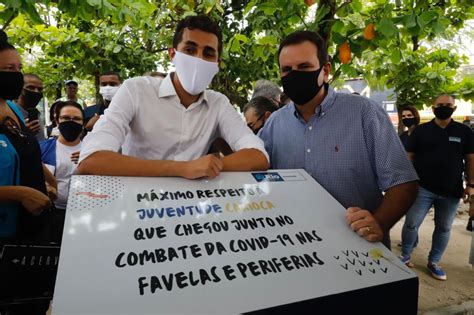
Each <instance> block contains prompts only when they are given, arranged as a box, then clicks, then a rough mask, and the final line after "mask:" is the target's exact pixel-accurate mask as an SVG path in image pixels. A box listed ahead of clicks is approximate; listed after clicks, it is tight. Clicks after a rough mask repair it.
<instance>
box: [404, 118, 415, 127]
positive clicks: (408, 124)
mask: <svg viewBox="0 0 474 315" xmlns="http://www.w3.org/2000/svg"><path fill="white" fill-rule="evenodd" d="M402 122H403V125H405V126H406V127H407V128H410V127H411V126H413V125H414V124H415V118H403V119H402Z"/></svg>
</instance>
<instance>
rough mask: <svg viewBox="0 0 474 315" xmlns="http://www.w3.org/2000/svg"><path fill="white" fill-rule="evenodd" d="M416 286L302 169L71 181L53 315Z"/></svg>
mask: <svg viewBox="0 0 474 315" xmlns="http://www.w3.org/2000/svg"><path fill="white" fill-rule="evenodd" d="M415 277H416V276H415V274H414V273H413V272H411V271H410V270H409V269H407V268H406V267H405V266H404V265H403V264H402V263H400V261H399V260H398V259H397V257H395V256H394V255H393V254H392V253H391V252H390V251H389V250H388V249H386V248H385V247H384V246H383V245H381V244H380V243H369V242H367V241H365V240H364V239H362V238H361V237H359V236H358V235H357V234H356V233H354V232H353V231H352V230H351V229H350V228H349V227H348V226H347V224H346V222H345V209H344V208H343V207H342V206H341V205H340V204H339V203H338V202H337V201H336V200H335V199H334V198H333V197H332V196H330V195H329V194H328V193H327V192H326V191H325V190H324V189H323V188H322V187H321V186H320V185H319V184H317V183H316V181H314V180H313V179H312V178H311V176H309V175H308V174H307V173H306V172H305V171H304V170H278V171H269V172H261V173H258V172H256V173H245V172H242V173H238V172H235V173H222V174H221V175H219V177H218V178H216V179H213V180H204V179H203V180H185V179H180V178H134V177H105V176H103V177H101V176H74V177H73V178H72V181H71V188H70V194H69V201H68V209H67V215H66V222H65V227H64V236H63V241H62V248H61V256H60V261H59V269H58V275H57V279H56V288H55V294H54V300H53V314H157V313H164V314H170V313H174V314H183V313H192V314H210V313H219V314H222V313H243V312H250V311H255V310H261V309H266V308H270V307H274V306H279V305H284V304H290V303H295V302H298V301H303V300H308V299H315V298H318V297H323V296H329V295H333V294H338V293H342V292H348V291H352V290H358V289H362V288H367V287H372V286H377V285H382V284H387V283H392V282H397V281H402V280H407V279H410V278H415Z"/></svg>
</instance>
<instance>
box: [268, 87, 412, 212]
mask: <svg viewBox="0 0 474 315" xmlns="http://www.w3.org/2000/svg"><path fill="white" fill-rule="evenodd" d="M259 135H260V137H261V138H262V139H263V141H264V142H265V149H266V150H267V152H268V154H269V155H270V163H271V168H273V169H292V168H303V169H305V170H306V171H307V172H308V173H309V174H310V175H311V176H312V177H313V178H314V179H315V180H316V181H317V182H318V183H319V184H321V185H322V186H323V187H324V188H325V189H326V190H327V191H328V192H329V193H330V194H331V195H332V196H333V197H334V198H335V199H336V200H337V201H339V202H340V203H341V204H342V205H343V206H344V207H346V208H347V207H361V208H363V209H367V210H369V211H374V210H376V209H377V208H378V207H379V205H380V203H381V202H382V198H383V195H382V191H386V190H387V189H389V188H390V187H393V186H396V185H399V184H402V183H406V182H411V181H415V180H418V176H417V175H416V172H415V170H414V168H413V166H412V164H411V162H410V161H409V160H408V158H407V154H406V152H405V150H404V149H403V146H402V144H401V142H400V139H399V137H398V135H397V134H396V132H395V129H394V128H393V125H392V124H391V122H390V119H389V117H388V115H387V113H386V112H385V110H384V109H383V108H382V107H381V106H379V105H377V104H376V103H375V102H373V101H371V100H370V99H368V98H365V97H362V96H359V95H353V94H344V93H336V92H335V91H334V90H333V89H332V88H329V90H328V93H327V95H326V98H325V99H324V100H323V102H322V103H321V105H320V106H318V107H317V109H316V112H315V114H314V115H313V116H312V117H311V119H310V120H309V121H308V122H307V123H306V122H305V121H304V120H303V118H302V117H301V116H300V115H299V114H298V112H297V111H296V109H295V105H294V104H289V105H287V106H285V107H283V108H281V109H280V110H278V111H276V112H274V113H273V114H272V115H271V116H270V119H269V120H268V121H267V122H266V123H265V126H264V127H263V129H262V131H261V132H260V133H259Z"/></svg>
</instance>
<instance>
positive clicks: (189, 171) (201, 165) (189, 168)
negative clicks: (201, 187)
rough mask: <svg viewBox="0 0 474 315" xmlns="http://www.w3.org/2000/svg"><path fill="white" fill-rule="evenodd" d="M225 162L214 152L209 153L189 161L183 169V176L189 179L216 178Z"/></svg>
mask: <svg viewBox="0 0 474 315" xmlns="http://www.w3.org/2000/svg"><path fill="white" fill-rule="evenodd" d="M223 167H224V164H223V163H222V161H221V160H220V159H219V158H218V157H216V156H215V155H213V154H208V155H205V156H203V157H200V158H199V159H196V160H193V161H189V162H187V163H186V164H185V166H184V169H183V172H184V173H183V177H184V178H188V179H196V178H201V177H207V178H214V177H217V176H218V175H219V174H220V172H221V170H222V168H223Z"/></svg>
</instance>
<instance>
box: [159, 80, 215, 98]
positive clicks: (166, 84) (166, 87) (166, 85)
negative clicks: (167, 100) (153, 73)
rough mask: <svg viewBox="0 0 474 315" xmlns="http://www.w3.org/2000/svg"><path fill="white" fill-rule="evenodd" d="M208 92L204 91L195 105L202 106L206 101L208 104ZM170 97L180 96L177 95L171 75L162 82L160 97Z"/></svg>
mask: <svg viewBox="0 0 474 315" xmlns="http://www.w3.org/2000/svg"><path fill="white" fill-rule="evenodd" d="M207 94H208V93H207V90H204V92H203V93H201V95H200V96H199V98H198V100H197V101H196V102H195V103H194V104H200V103H201V102H203V101H205V102H206V103H208V95H207ZM168 96H176V97H177V96H178V94H177V93H176V89H175V88H174V85H173V82H172V80H171V73H169V74H168V75H167V76H166V77H165V78H164V79H163V81H162V82H161V85H160V89H159V97H160V98H161V97H168Z"/></svg>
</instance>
